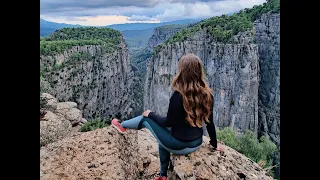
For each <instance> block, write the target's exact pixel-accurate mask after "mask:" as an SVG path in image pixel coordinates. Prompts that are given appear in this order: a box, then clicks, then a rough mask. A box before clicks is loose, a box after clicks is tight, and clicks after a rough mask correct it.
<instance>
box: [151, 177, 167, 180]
mask: <svg viewBox="0 0 320 180" xmlns="http://www.w3.org/2000/svg"><path fill="white" fill-rule="evenodd" d="M154 180H167V176H159V177H156V178H155V179H154Z"/></svg>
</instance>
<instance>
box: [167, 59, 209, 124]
mask: <svg viewBox="0 0 320 180" xmlns="http://www.w3.org/2000/svg"><path fill="white" fill-rule="evenodd" d="M172 89H173V90H175V91H178V92H179V93H180V94H181V96H182V99H183V107H184V109H185V111H186V121H187V122H188V123H189V125H190V126H192V127H196V126H197V127H202V122H203V121H206V122H209V116H210V114H211V109H212V105H213V104H212V103H213V98H212V90H211V89H210V88H209V86H208V84H207V83H206V80H205V74H204V72H203V65H202V61H201V59H200V58H199V57H198V56H196V55H194V54H186V55H184V56H182V57H181V59H180V60H179V63H178V73H177V75H176V76H175V77H174V78H173V81H172Z"/></svg>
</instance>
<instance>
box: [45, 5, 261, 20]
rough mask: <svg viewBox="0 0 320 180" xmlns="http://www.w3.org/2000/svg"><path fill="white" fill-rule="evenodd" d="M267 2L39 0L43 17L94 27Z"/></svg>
mask: <svg viewBox="0 0 320 180" xmlns="http://www.w3.org/2000/svg"><path fill="white" fill-rule="evenodd" d="M264 2H266V0H199V1H194V0H40V18H43V19H45V20H48V21H53V22H59V23H68V24H81V25H91V26H105V25H110V24H122V23H132V22H150V23H152V22H153V23H154V22H164V21H175V20H181V19H204V18H209V17H212V16H217V15H222V14H229V13H232V12H236V11H239V10H240V9H244V8H251V7H252V6H254V5H260V4H262V3H264Z"/></svg>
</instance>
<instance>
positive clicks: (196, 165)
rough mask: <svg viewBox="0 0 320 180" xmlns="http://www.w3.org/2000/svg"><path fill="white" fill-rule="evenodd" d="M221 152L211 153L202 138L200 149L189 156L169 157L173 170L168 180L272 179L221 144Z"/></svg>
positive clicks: (250, 161) (205, 139)
mask: <svg viewBox="0 0 320 180" xmlns="http://www.w3.org/2000/svg"><path fill="white" fill-rule="evenodd" d="M220 147H222V148H223V149H224V151H223V152H220V151H213V150H212V149H211V147H210V144H209V139H208V138H207V137H204V143H203V144H202V146H201V148H200V149H199V150H198V151H196V152H194V153H191V154H188V155H185V156H181V155H174V156H171V161H172V165H173V170H172V171H171V173H170V175H169V176H168V179H170V180H171V179H172V180H183V179H185V180H192V179H203V180H211V179H232V180H233V179H234V180H237V179H259V180H260V179H265V180H267V179H273V178H272V177H270V176H269V175H266V171H264V170H263V169H262V168H261V167H260V166H259V165H258V164H257V163H254V162H253V161H252V160H250V159H249V158H247V157H245V156H244V155H242V154H240V153H238V152H237V151H235V150H234V149H231V148H229V147H228V146H225V145H223V144H220Z"/></svg>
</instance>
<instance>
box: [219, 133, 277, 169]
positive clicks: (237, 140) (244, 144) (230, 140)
mask: <svg viewBox="0 0 320 180" xmlns="http://www.w3.org/2000/svg"><path fill="white" fill-rule="evenodd" d="M217 139H219V140H220V141H223V142H224V143H225V144H226V145H227V146H229V147H231V148H233V149H235V150H237V151H238V152H240V153H242V154H244V155H245V156H247V157H248V158H250V159H252V160H253V161H255V162H257V163H258V164H260V165H261V166H262V167H263V168H266V167H269V166H271V165H272V157H271V155H272V154H273V153H274V152H276V151H277V146H276V145H275V144H274V143H273V142H272V141H270V140H269V139H267V138H266V137H265V136H261V137H260V140H258V138H257V137H256V136H255V134H254V133H253V132H252V131H249V130H248V131H246V132H245V133H244V134H243V135H241V136H240V137H237V135H236V133H235V132H234V131H233V130H232V129H231V128H230V127H226V128H223V129H222V130H217Z"/></svg>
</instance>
